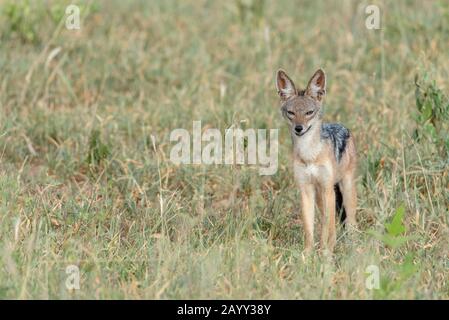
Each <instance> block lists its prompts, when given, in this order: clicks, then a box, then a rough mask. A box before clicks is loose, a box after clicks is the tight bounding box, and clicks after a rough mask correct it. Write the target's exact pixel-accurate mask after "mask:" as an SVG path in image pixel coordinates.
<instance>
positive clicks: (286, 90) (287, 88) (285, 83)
mask: <svg viewBox="0 0 449 320" xmlns="http://www.w3.org/2000/svg"><path fill="white" fill-rule="evenodd" d="M276 88H277V90H278V94H279V96H280V97H281V100H283V101H285V100H287V99H288V98H290V97H292V96H295V95H297V94H298V92H297V91H296V88H295V84H294V83H293V81H292V80H291V79H290V78H289V77H288V76H287V74H286V73H285V71H284V70H282V69H279V70H278V72H277V74H276Z"/></svg>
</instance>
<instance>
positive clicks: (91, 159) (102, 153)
mask: <svg viewBox="0 0 449 320" xmlns="http://www.w3.org/2000/svg"><path fill="white" fill-rule="evenodd" d="M110 154H111V151H110V150H109V147H108V146H107V145H106V144H105V143H103V142H102V141H101V136H100V131H99V130H93V131H92V133H91V135H90V137H89V153H88V155H87V159H86V161H87V163H88V164H90V165H99V164H100V163H101V162H102V161H103V160H104V159H106V158H107V157H109V156H110Z"/></svg>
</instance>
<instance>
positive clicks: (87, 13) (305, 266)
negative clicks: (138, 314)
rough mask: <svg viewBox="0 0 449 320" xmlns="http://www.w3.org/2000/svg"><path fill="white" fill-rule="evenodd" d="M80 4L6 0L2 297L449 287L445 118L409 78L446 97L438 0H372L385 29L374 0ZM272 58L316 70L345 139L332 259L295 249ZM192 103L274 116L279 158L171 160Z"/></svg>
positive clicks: (406, 294) (2, 9) (448, 46)
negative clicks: (351, 211) (351, 171)
mask: <svg viewBox="0 0 449 320" xmlns="http://www.w3.org/2000/svg"><path fill="white" fill-rule="evenodd" d="M46 3H47V2H46ZM79 3H80V4H82V10H81V12H82V14H81V30H79V31H76V30H66V29H65V28H64V21H62V23H60V22H59V17H60V16H61V15H63V13H64V8H65V5H67V4H69V1H67V2H65V1H54V0H53V1H49V4H48V5H47V4H43V3H40V2H38V1H23V0H20V1H9V0H6V1H5V0H2V1H0V41H1V42H0V108H1V109H0V298H13V299H15V298H25V299H48V298H56V299H65V298H68V299H72V298H73V299H85V298H98V299H110V298H127V299H135V298H136V299H140V298H161V299H171V298H205V299H209V298H226V299H227V298H275V299H277V298H279V299H321V298H330V299H351V298H355V299H391V298H400V299H422V298H430V299H448V298H449V283H448V279H449V249H448V248H449V245H448V243H449V222H448V220H449V219H448V217H449V172H448V165H449V160H448V158H447V150H448V149H444V148H448V147H447V146H449V143H448V141H447V135H445V134H444V132H447V126H446V127H444V126H445V124H447V121H446V122H444V121H442V124H439V125H438V130H440V131H439V133H438V137H437V138H435V137H436V136H434V131H435V130H433V129H431V128H430V129H429V125H431V124H430V123H429V121H428V118H429V114H428V112H429V111H428V110H426V109H424V110H426V111H425V116H424V118H423V117H422V116H417V115H418V108H417V106H416V101H415V84H414V78H415V75H418V76H419V79H421V80H422V81H427V82H426V83H433V84H429V86H431V88H432V90H433V91H432V92H435V90H436V89H435V88H440V89H441V90H442V92H443V94H445V98H446V99H447V94H448V92H447V90H446V89H447V88H448V87H449V80H448V79H449V54H448V52H449V19H448V18H449V5H448V3H447V1H443V0H441V1H426V2H422V1H405V0H404V1H385V2H382V1H375V3H377V4H379V5H380V7H381V17H382V20H381V26H382V29H381V30H367V29H366V28H365V20H364V19H365V13H364V8H365V6H366V5H368V4H370V2H368V1H360V2H359V1H343V2H342V1H301V3H296V2H295V1H281V2H278V1H276V2H272V1H261V2H260V3H258V1H255V0H253V1H221V2H219V1H214V2H212V1H172V0H170V1H126V2H125V1H115V0H114V1H109V0H108V1H95V6H92V5H91V6H89V3H87V2H81V1H80V2H79ZM58 48H59V49H58ZM55 54H56V55H55ZM51 56H53V58H52V59H49V57H51ZM279 67H282V68H284V69H286V70H287V71H288V73H289V74H290V75H291V76H292V77H293V78H294V80H295V82H296V83H297V84H301V85H304V84H305V83H306V81H307V80H308V78H309V77H310V76H311V75H312V74H313V72H314V71H315V70H316V69H317V68H318V67H323V68H324V69H325V70H326V72H327V76H328V90H327V97H326V101H325V108H326V113H325V119H326V120H328V121H339V122H342V123H344V124H345V125H346V126H348V127H349V128H350V129H351V131H352V132H353V134H354V135H355V137H356V142H357V147H358V154H359V168H358V173H359V174H358V180H357V181H358V221H359V232H357V235H356V237H355V238H354V239H353V240H352V241H350V239H349V238H348V237H347V236H345V235H343V231H342V230H339V238H338V243H337V247H336V252H335V257H334V259H333V260H331V261H330V260H328V259H324V258H322V257H321V256H320V255H318V254H317V255H313V256H312V257H311V258H310V259H304V258H303V256H302V249H303V237H302V226H301V221H300V218H299V211H298V210H299V207H300V203H299V200H298V199H299V196H298V190H297V188H296V187H295V185H294V181H293V177H292V168H291V164H290V160H291V155H290V149H291V141H290V138H289V133H288V130H287V128H286V126H285V124H284V122H283V120H282V119H281V116H280V112H279V110H278V106H279V105H278V97H277V95H276V91H275V86H274V74H275V71H276V70H277V68H279ZM425 77H427V78H425ZM422 88H423V90H424V89H425V88H426V86H425V85H424V84H423V85H422ZM435 101H436V100H435ZM435 101H434V102H433V103H434V104H435V103H439V102H435ZM444 101H447V100H444V99H443V101H442V102H441V104H440V105H438V108H436V107H435V105H434V109H435V110H440V109H441V108H443V109H444V107H445V106H446V104H444V103H445V102H444ZM447 108H449V106H448V107H447ZM434 116H435V117H436V116H438V114H434ZM432 118H433V117H432ZM417 119H419V120H417ZM194 120H201V121H202V123H203V126H210V127H214V128H219V129H220V130H221V131H222V132H223V130H224V129H225V128H228V127H229V126H231V125H233V124H234V125H237V126H238V125H239V124H240V123H241V121H246V123H245V125H246V127H253V128H280V132H279V139H280V149H279V150H280V152H279V170H278V172H277V174H276V175H273V176H268V177H262V176H259V175H258V170H257V169H255V168H251V167H247V166H224V165H223V166H201V165H182V166H175V165H173V164H172V163H171V162H170V161H168V156H169V152H170V147H171V146H172V145H173V144H172V143H171V142H170V141H169V135H170V131H171V130H172V129H175V128H186V129H187V130H189V131H191V128H192V121H194ZM441 126H442V127H441ZM423 128H426V129H425V130H424V129H423ZM441 128H443V129H441ZM429 130H430V131H429ZM432 130H433V131H432ZM445 130H446V131H445ZM421 131H422V132H421ZM416 132H421V134H419V135H416V134H415V133H416ZM428 132H430V134H427V133H428ZM429 135H432V136H431V137H429ZM152 136H154V137H155V143H154V144H153V141H152V138H151V137H152ZM417 137H419V138H417ZM445 139H446V140H445ZM445 146H446V147H445ZM444 150H446V152H444ZM401 206H403V207H401ZM401 210H404V211H403V213H401ZM402 214H403V216H402ZM404 228H405V229H404ZM391 241H393V242H391ZM392 243H393V245H392ZM396 244H397V245H396ZM72 264H74V265H77V266H78V267H79V269H80V272H81V283H80V285H81V288H80V290H75V291H69V290H67V289H66V288H65V280H66V277H67V275H66V274H65V270H66V267H67V266H68V265H72ZM369 265H376V266H378V267H379V271H380V285H381V286H380V289H378V290H369V289H368V288H367V287H366V286H365V281H366V279H367V274H366V273H365V271H366V268H367V267H368V266H369Z"/></svg>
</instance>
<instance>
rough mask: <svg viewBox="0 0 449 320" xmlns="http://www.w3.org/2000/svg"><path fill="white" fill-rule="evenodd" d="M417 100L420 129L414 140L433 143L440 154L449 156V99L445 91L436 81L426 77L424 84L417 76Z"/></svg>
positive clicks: (417, 118)
mask: <svg viewBox="0 0 449 320" xmlns="http://www.w3.org/2000/svg"><path fill="white" fill-rule="evenodd" d="M415 87H416V89H415V100H416V108H417V110H418V113H417V114H416V115H415V121H416V123H417V124H418V128H417V129H416V130H415V133H414V138H415V140H417V141H420V140H422V139H427V140H429V141H431V142H432V143H433V144H435V145H436V147H437V148H438V149H439V151H440V152H442V153H445V154H446V155H449V139H448V138H447V134H446V131H447V130H446V129H447V124H446V122H447V121H448V120H449V99H448V98H447V97H446V96H445V94H444V93H443V91H442V90H441V89H439V88H438V87H437V86H436V83H435V81H432V82H430V81H429V80H428V76H427V75H425V76H424V78H423V82H422V83H419V82H418V76H417V75H416V76H415Z"/></svg>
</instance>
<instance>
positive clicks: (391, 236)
mask: <svg viewBox="0 0 449 320" xmlns="http://www.w3.org/2000/svg"><path fill="white" fill-rule="evenodd" d="M404 215H405V207H404V205H401V206H400V207H399V208H397V209H396V212H395V214H394V216H393V218H392V220H391V222H390V223H386V224H385V229H386V232H384V233H379V232H376V231H374V230H370V231H368V233H370V234H371V235H373V236H374V237H375V238H376V239H378V240H380V241H382V242H383V243H384V244H385V245H386V246H388V247H390V248H393V249H397V248H399V247H401V246H402V245H403V244H404V243H406V242H407V241H409V240H412V239H415V237H413V236H405V235H404V234H405V232H406V228H405V225H404V222H403V220H404Z"/></svg>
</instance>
